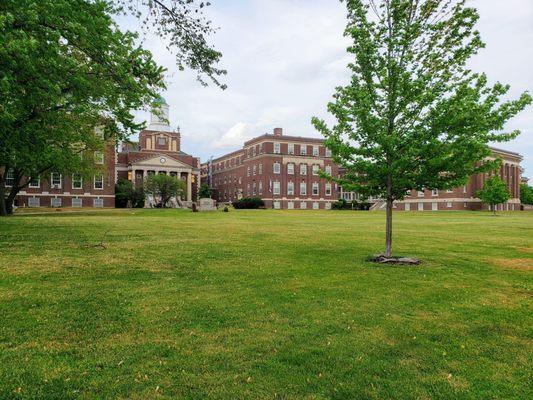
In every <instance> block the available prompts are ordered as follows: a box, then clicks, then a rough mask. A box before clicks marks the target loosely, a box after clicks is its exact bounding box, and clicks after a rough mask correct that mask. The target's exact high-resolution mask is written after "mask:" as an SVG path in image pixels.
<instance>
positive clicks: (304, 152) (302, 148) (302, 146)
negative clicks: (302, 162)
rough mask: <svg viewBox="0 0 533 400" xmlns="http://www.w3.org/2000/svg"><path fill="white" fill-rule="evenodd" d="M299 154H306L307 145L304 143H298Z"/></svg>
mask: <svg viewBox="0 0 533 400" xmlns="http://www.w3.org/2000/svg"><path fill="white" fill-rule="evenodd" d="M300 155H301V156H305V155H307V146H306V145H304V144H301V145H300Z"/></svg>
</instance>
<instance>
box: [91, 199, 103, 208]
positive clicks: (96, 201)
mask: <svg viewBox="0 0 533 400" xmlns="http://www.w3.org/2000/svg"><path fill="white" fill-rule="evenodd" d="M93 207H95V208H103V207H104V199H93Z"/></svg>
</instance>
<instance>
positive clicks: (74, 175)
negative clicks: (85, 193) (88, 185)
mask: <svg viewBox="0 0 533 400" xmlns="http://www.w3.org/2000/svg"><path fill="white" fill-rule="evenodd" d="M76 175H78V176H79V177H80V179H79V181H80V185H79V187H78V186H76V185H75V184H74V182H75V181H76ZM71 179H72V189H83V178H82V176H81V175H80V174H72V177H71Z"/></svg>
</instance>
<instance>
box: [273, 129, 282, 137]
mask: <svg viewBox="0 0 533 400" xmlns="http://www.w3.org/2000/svg"><path fill="white" fill-rule="evenodd" d="M281 135H283V128H274V136H281Z"/></svg>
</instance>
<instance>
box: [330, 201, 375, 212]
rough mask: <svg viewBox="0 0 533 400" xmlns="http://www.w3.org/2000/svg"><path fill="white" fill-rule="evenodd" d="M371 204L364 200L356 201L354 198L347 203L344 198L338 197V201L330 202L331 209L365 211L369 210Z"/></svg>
mask: <svg viewBox="0 0 533 400" xmlns="http://www.w3.org/2000/svg"><path fill="white" fill-rule="evenodd" d="M371 206H372V204H370V203H368V202H366V201H361V202H358V201H356V200H353V201H352V202H349V203H348V202H347V201H346V200H344V199H339V200H338V201H336V202H335V203H333V204H332V206H331V208H332V209H333V210H365V211H368V210H370V207H371Z"/></svg>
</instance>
